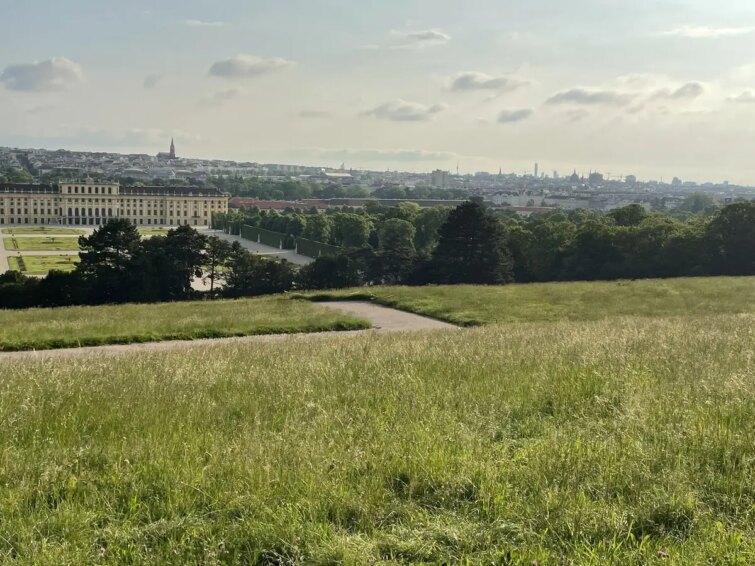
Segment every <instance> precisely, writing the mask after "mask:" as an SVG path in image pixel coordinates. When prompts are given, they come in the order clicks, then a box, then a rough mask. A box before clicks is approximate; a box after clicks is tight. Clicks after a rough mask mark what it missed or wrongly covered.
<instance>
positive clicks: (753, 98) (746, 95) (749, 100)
mask: <svg viewBox="0 0 755 566" xmlns="http://www.w3.org/2000/svg"><path fill="white" fill-rule="evenodd" d="M729 101H730V102H738V103H740V104H755V94H753V93H752V92H751V91H749V90H746V91H744V92H743V93H742V94H739V95H737V96H732V97H730V98H729Z"/></svg>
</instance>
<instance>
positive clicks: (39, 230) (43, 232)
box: [2, 226, 86, 236]
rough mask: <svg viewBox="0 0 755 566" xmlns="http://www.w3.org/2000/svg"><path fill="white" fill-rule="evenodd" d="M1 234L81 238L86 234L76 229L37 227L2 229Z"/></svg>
mask: <svg viewBox="0 0 755 566" xmlns="http://www.w3.org/2000/svg"><path fill="white" fill-rule="evenodd" d="M2 233H3V234H5V235H8V236H47V235H50V236H82V235H84V234H85V233H86V232H85V231H84V230H79V229H77V228H50V227H47V226H37V227H34V228H3V230H2Z"/></svg>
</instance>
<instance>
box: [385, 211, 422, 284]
mask: <svg viewBox="0 0 755 566" xmlns="http://www.w3.org/2000/svg"><path fill="white" fill-rule="evenodd" d="M414 235H415V229H414V225H413V224H412V223H411V222H408V221H407V220H401V219H400V218H391V219H389V220H386V221H385V222H383V224H382V225H381V226H380V229H379V230H378V238H379V242H380V243H379V247H380V253H379V256H378V261H379V262H380V271H381V273H382V281H381V282H382V283H387V284H396V283H400V282H403V281H404V280H405V279H406V278H407V277H408V276H409V274H410V273H411V272H412V270H413V267H414V260H415V256H416V253H415V249H414Z"/></svg>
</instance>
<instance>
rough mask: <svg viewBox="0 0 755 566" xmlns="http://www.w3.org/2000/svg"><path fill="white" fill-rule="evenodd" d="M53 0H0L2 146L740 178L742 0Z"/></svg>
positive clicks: (751, 63) (750, 94)
mask: <svg viewBox="0 0 755 566" xmlns="http://www.w3.org/2000/svg"><path fill="white" fill-rule="evenodd" d="M39 4H44V5H45V10H43V11H41V10H39ZM65 4H66V5H65V6H62V5H59V3H53V2H37V3H35V5H34V6H29V5H22V4H20V3H15V4H10V3H9V4H8V5H7V6H3V11H4V13H6V14H8V17H9V21H11V20H12V21H13V22H14V25H13V26H10V27H9V29H8V30H7V34H6V36H5V37H4V49H3V52H2V54H0V123H2V124H3V128H2V131H1V132H0V145H4V146H14V147H40V148H48V149H73V150H86V151H113V152H120V153H130V152H138V153H150V154H155V153H157V151H165V147H166V141H165V140H166V139H167V140H169V139H170V138H171V137H172V136H175V139H176V145H177V146H178V153H179V155H183V156H189V157H202V158H216V159H231V160H237V161H258V162H267V163H291V164H301V165H331V166H333V167H336V166H337V165H338V164H340V163H341V162H346V163H347V164H348V165H350V166H352V167H354V168H362V169H371V170H384V169H392V170H394V169H395V170H401V171H409V172H420V171H432V170H433V169H436V168H440V169H445V170H451V171H454V170H455V167H456V164H457V163H461V165H462V169H464V170H466V171H467V172H470V173H473V172H475V171H491V172H497V171H498V169H499V167H503V169H504V171H507V170H508V171H511V172H516V173H518V174H520V173H521V172H523V171H525V170H527V171H532V167H533V164H534V163H535V162H538V163H539V164H540V170H541V171H552V170H558V171H560V172H561V174H562V175H566V174H570V173H571V172H572V170H573V169H574V167H577V171H578V172H580V167H582V168H584V170H585V172H586V171H587V169H588V166H587V165H586V164H590V165H589V166H591V167H593V168H594V169H597V170H600V171H601V172H610V173H611V176H612V177H616V176H620V175H624V176H625V175H630V174H631V175H637V176H638V177H640V178H643V179H655V180H658V179H660V178H664V179H667V180H668V179H671V178H672V177H673V176H679V177H680V178H682V179H684V180H687V179H689V180H695V181H698V182H706V181H710V182H721V181H724V180H728V181H730V182H732V183H740V184H747V185H754V184H755V163H753V160H752V159H751V153H752V149H753V147H755V134H754V133H753V132H752V131H751V129H750V128H748V127H747V126H748V122H749V121H751V120H752V118H753V117H755V116H754V113H755V94H754V93H755V58H753V56H752V55H751V53H753V52H755V50H754V49H753V48H754V47H755V9H754V8H753V7H752V6H751V5H750V3H748V2H745V1H743V0H732V1H731V2H729V3H727V11H726V14H725V15H723V14H721V11H720V10H719V9H718V5H717V4H715V3H713V2H712V1H710V0H682V1H679V2H658V1H653V2H651V1H650V0H641V1H639V2H635V3H633V4H632V6H631V7H626V8H625V9H624V10H618V11H617V10H616V9H615V6H608V4H612V3H611V2H598V1H597V0H577V1H576V2H572V3H569V6H568V8H567V7H566V6H563V5H562V4H561V3H558V2H555V1H552V0H549V1H546V0H535V1H534V2H527V3H524V2H494V1H492V0H479V1H477V2H475V3H474V4H475V6H474V9H472V7H469V6H468V5H467V7H466V8H465V5H464V4H462V3H461V2H451V1H446V0H440V1H435V2H428V1H418V0H415V1H409V2H398V1H397V0H388V1H386V2H383V3H380V5H379V6H359V7H358V8H355V7H354V6H353V2H347V1H346V0H330V1H327V2H326V1H319V2H303V1H295V2H288V3H285V4H286V5H285V6H284V5H282V4H283V3H272V2H261V1H256V2H241V1H240V0H229V1H226V2H223V3H214V4H210V3H208V2H206V1H205V0H190V1H187V2H182V3H178V2H163V3H161V4H159V5H156V4H154V3H153V2H146V1H141V0H137V1H135V2H131V3H129V5H128V6H122V5H116V4H113V5H106V6H103V5H102V4H104V3H102V2H94V1H92V0H72V1H71V2H66V3H65ZM32 29H33V30H34V33H33V34H30V33H29V30H32ZM92 46H96V47H97V48H96V49H93V48H92Z"/></svg>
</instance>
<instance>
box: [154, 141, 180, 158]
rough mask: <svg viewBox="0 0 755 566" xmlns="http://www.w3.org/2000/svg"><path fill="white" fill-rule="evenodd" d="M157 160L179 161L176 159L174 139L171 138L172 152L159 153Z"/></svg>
mask: <svg viewBox="0 0 755 566" xmlns="http://www.w3.org/2000/svg"><path fill="white" fill-rule="evenodd" d="M157 158H158V159H159V160H161V161H173V160H174V159H178V158H177V157H176V144H175V143H173V138H170V151H168V153H165V152H160V153H158V154H157Z"/></svg>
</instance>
